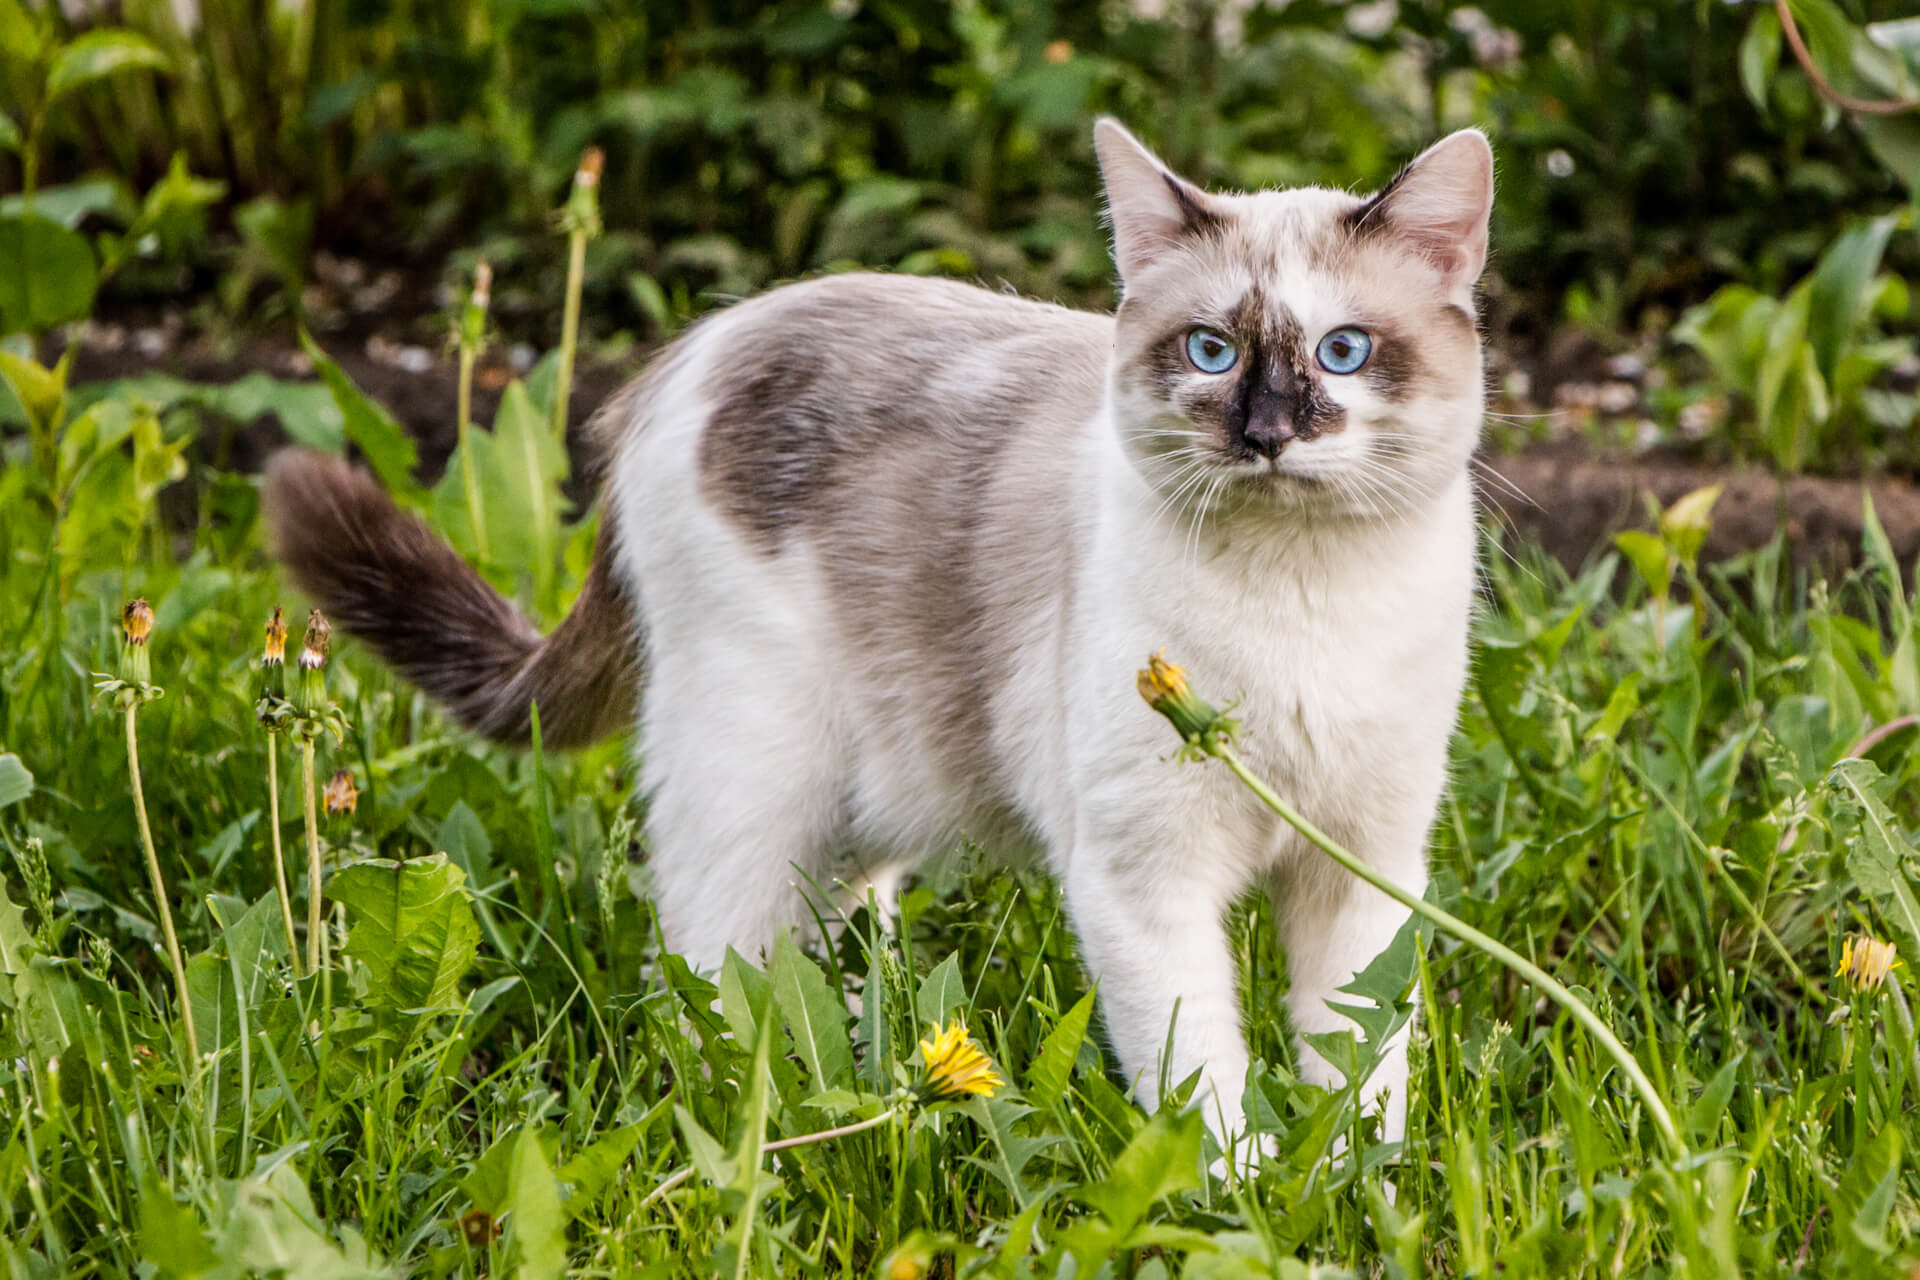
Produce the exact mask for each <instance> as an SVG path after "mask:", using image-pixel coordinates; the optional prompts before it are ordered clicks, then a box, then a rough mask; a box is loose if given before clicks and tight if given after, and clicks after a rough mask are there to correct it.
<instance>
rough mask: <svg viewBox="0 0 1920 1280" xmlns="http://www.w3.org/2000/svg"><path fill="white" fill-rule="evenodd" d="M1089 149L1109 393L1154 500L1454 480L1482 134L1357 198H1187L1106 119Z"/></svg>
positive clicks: (1462, 422)
mask: <svg viewBox="0 0 1920 1280" xmlns="http://www.w3.org/2000/svg"><path fill="white" fill-rule="evenodd" d="M1094 144H1095V149H1096V151H1097V152H1098V154H1099V157H1100V168H1101V172H1102V174H1103V176H1104V178H1105V181H1106V192H1107V208H1108V213H1109V216H1110V218H1111V221H1112V225H1113V236H1114V257H1115V260H1116V261H1117V263H1118V265H1119V268H1120V279H1121V288H1122V301H1121V304H1120V310H1119V316H1118V331H1117V335H1116V339H1115V345H1114V354H1113V364H1112V368H1111V371H1110V387H1109V393H1108V394H1109V400H1110V403H1111V406H1112V409H1113V416H1114V418H1115V420H1116V424H1117V426H1118V428H1119V430H1120V432H1121V435H1122V438H1123V443H1124V445H1125V448H1126V451H1127V454H1128V457H1129V458H1130V459H1131V461H1132V462H1133V464H1134V466H1135V467H1136V468H1137V469H1138V470H1139V471H1140V473H1141V475H1143V476H1144V477H1145V478H1146V480H1147V481H1148V483H1149V484H1151V485H1152V486H1153V487H1154V488H1156V489H1158V490H1160V491H1161V492H1162V493H1163V494H1165V495H1166V497H1167V498H1168V499H1169V503H1168V505H1169V506H1171V507H1175V508H1184V509H1187V510H1201V511H1204V510H1212V509H1218V508H1219V507H1221V506H1222V505H1223V504H1231V505H1233V506H1236V507H1244V506H1245V505H1247V504H1249V503H1251V504H1253V505H1255V506H1262V505H1267V504H1275V505H1281V506H1286V507H1293V508H1297V509H1305V510H1308V511H1316V512H1329V513H1331V512H1344V513H1349V514H1354V515H1360V516H1376V515H1377V516H1385V515H1388V514H1391V513H1393V512H1395V511H1398V510H1403V509H1405V508H1406V507H1408V506H1409V505H1411V504H1415V503H1418V502H1419V501H1421V500H1422V499H1423V498H1425V497H1428V496H1431V495H1434V494H1436V493H1438V492H1440V491H1441V490H1443V489H1445V488H1446V487H1448V486H1449V485H1451V484H1452V483H1453V482H1454V481H1455V480H1456V479H1457V478H1458V477H1459V475H1460V473H1461V472H1462V470H1463V469H1464V468H1465V467H1466V465H1467V462H1468V459H1469V458H1470V457H1471V456H1472V454H1473V450H1474V447H1475V445H1476V444H1477V443H1478V441H1479V435H1480V420H1481V415H1482V413H1483V411H1484V394H1485V393H1484V390H1483V383H1482V377H1483V375H1482V371H1481V358H1480V336H1479V331H1478V329H1477V327H1476V324H1475V320H1474V309H1473V290H1474V284H1475V281H1476V280H1477V279H1478V278H1479V275H1480V270H1481V267H1482V266H1483V265H1484V264H1485V262H1486V254H1487V218H1488V215H1489V213H1490V212H1491V209H1492V206H1493V153H1492V151H1491V150H1490V149H1489V148H1488V146H1487V140H1486V138H1485V137H1483V136H1482V135H1481V134H1480V133H1479V132H1477V131H1475V130H1470V129H1469V130H1463V131H1462V132H1459V133H1455V134H1453V135H1451V136H1450V137H1448V138H1446V139H1444V140H1443V141H1441V142H1438V143H1436V144H1435V145H1434V146H1432V147H1430V148H1428V150H1427V151H1426V152H1424V153H1423V154H1422V155H1421V156H1420V157H1419V158H1418V159H1416V160H1414V161H1413V163H1412V164H1410V165H1408V166H1407V167H1406V168H1405V169H1404V170H1403V171H1402V172H1401V173H1400V176H1399V177H1397V178H1395V179H1394V180H1393V181H1392V182H1391V183H1389V184H1388V185H1387V186H1386V187H1385V189H1383V190H1382V191H1380V192H1379V193H1378V194H1376V195H1374V196H1371V197H1367V198H1361V197H1358V196H1353V195H1349V194H1347V193H1345V192H1340V191H1329V190H1325V189H1323V188H1318V187H1304V188H1299V189H1296V190H1289V191H1262V192H1258V193H1256V194H1253V195H1224V194H1218V193H1213V192H1207V191H1202V190H1201V189H1200V188H1198V187H1196V186H1194V185H1193V184H1191V183H1189V182H1187V181H1185V180H1184V179H1182V178H1180V177H1178V176H1176V175H1175V174H1174V173H1172V172H1171V171H1170V170H1169V169H1168V168H1167V167H1166V166H1165V165H1163V164H1161V163H1160V161H1159V160H1158V159H1157V158H1155V156H1154V155H1153V153H1152V152H1150V151H1148V150H1147V149H1146V148H1145V147H1143V146H1142V145H1141V144H1140V143H1139V142H1138V141H1136V140H1135V139H1134V137H1133V135H1132V134H1130V133H1128V132H1127V131H1126V130H1125V129H1124V128H1122V127H1121V126H1120V125H1119V124H1118V123H1117V122H1115V121H1113V120H1102V121H1100V123H1099V124H1098V125H1097V126H1096V127H1095V130H1094Z"/></svg>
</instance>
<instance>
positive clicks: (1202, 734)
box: [1137, 653, 1233, 743]
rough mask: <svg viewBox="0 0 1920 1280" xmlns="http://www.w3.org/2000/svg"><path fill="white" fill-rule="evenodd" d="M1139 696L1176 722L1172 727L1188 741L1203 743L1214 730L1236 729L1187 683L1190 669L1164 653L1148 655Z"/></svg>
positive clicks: (1139, 685) (1214, 732) (1226, 730)
mask: <svg viewBox="0 0 1920 1280" xmlns="http://www.w3.org/2000/svg"><path fill="white" fill-rule="evenodd" d="M1137 687H1138V688H1139V690H1140V696H1141V697H1142V698H1145V699H1146V701H1147V705H1148V706H1150V707H1152V708H1153V709H1154V710H1155V711H1158V712H1159V713H1160V714H1161V715H1163V716H1165V717H1166V718H1167V719H1168V720H1170V721H1172V722H1173V727H1174V728H1175V729H1177V730H1179V732H1180V736H1181V737H1182V738H1184V739H1186V740H1187V742H1188V743H1200V742H1203V741H1205V740H1206V739H1207V738H1208V736H1209V735H1212V734H1227V735H1230V734H1231V733H1232V732H1233V721H1231V720H1229V719H1227V718H1226V717H1225V716H1223V715H1221V714H1220V712H1219V711H1218V710H1217V709H1216V708H1215V707H1214V706H1213V705H1212V704H1211V703H1209V702H1208V701H1207V700H1206V699H1205V698H1203V697H1201V696H1200V695H1199V694H1197V693H1195V692H1194V691H1193V687H1192V686H1191V685H1189V684H1188V683H1187V673H1186V671H1185V670H1183V669H1182V668H1180V667H1178V666H1175V665H1174V664H1173V663H1171V662H1168V661H1167V660H1166V658H1165V657H1164V656H1163V655H1162V654H1158V653H1156V654H1154V655H1153V656H1152V657H1150V658H1148V659H1147V665H1146V666H1145V667H1144V668H1142V670H1141V672H1140V675H1139V677H1138V680H1137Z"/></svg>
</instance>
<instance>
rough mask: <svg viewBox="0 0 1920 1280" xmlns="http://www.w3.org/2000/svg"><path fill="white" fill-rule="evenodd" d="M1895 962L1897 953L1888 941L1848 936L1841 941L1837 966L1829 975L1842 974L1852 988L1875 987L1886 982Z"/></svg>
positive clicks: (1865, 989)
mask: <svg viewBox="0 0 1920 1280" xmlns="http://www.w3.org/2000/svg"><path fill="white" fill-rule="evenodd" d="M1899 963H1900V956H1899V953H1898V952H1897V951H1895V950H1894V948H1893V944H1892V943H1891V942H1881V941H1879V940H1878V939H1875V938H1867V937H1859V938H1848V939H1847V940H1846V942H1845V943H1843V944H1842V945H1841V948H1840V967H1839V968H1838V969H1835V970H1834V971H1833V976H1834V977H1836V978H1841V977H1844V978H1846V979H1847V980H1848V981H1850V982H1851V983H1852V984H1853V989H1854V990H1855V991H1878V990H1879V989H1880V987H1881V986H1882V985H1883V984H1884V983H1885V982H1886V980H1887V975H1888V974H1889V973H1891V972H1892V971H1893V968H1894V966H1895V965H1897V964H1899Z"/></svg>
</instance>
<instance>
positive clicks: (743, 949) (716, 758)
mask: <svg viewBox="0 0 1920 1280" xmlns="http://www.w3.org/2000/svg"><path fill="white" fill-rule="evenodd" d="M737 657H738V655H734V654H728V653H725V652H720V651H717V650H709V651H707V652H705V653H701V654H696V655H692V656H681V655H673V656H671V657H668V658H666V659H664V660H661V661H658V662H657V663H656V664H655V667H654V669H653V671H652V672H651V673H650V678H649V680H648V686H649V687H648V691H647V705H646V712H645V733H644V738H643V746H642V754H643V759H644V762H645V772H646V778H647V785H648V790H649V792H650V793H651V800H650V803H649V807H648V814H647V822H648V835H649V843H650V845H651V847H652V871H653V886H654V897H655V902H656V905H657V907H658V910H659V913H660V922H661V927H662V929H663V931H664V932H665V935H666V939H665V940H666V944H667V946H668V948H669V949H670V950H672V951H675V952H678V953H679V954H680V955H682V956H684V957H685V958H686V960H687V962H688V963H689V964H690V965H692V966H693V967H694V968H695V969H697V970H702V971H705V972H714V971H716V970H718V969H719V967H720V965H721V963H722V961H724V960H725V958H726V953H727V950H728V948H732V949H733V950H735V951H738V952H739V953H740V954H741V955H742V956H744V957H745V958H746V959H748V960H751V961H756V962H757V961H758V960H759V959H760V957H761V956H762V955H763V954H764V953H765V952H766V951H767V950H768V949H769V948H770V947H771V946H772V945H773V941H774V939H775V937H777V936H778V934H779V933H780V932H781V931H782V930H785V929H790V928H793V927H794V926H796V925H799V924H802V923H803V922H805V921H807V920H809V919H810V918H811V914H812V913H811V911H810V910H809V906H808V896H809V895H810V894H813V893H815V892H816V890H815V888H814V886H816V885H824V884H829V883H830V871H829V868H830V865H831V857H830V855H831V853H832V851H833V849H834V848H835V846H836V844H837V843H838V842H839V841H840V840H841V838H842V835H843V831H842V828H843V826H844V802H843V800H842V797H843V796H844V794H845V786H844V777H843V774H842V766H841V760H842V753H841V751H840V750H839V747H838V744H837V743H836V742H835V740H834V735H833V733H832V729H831V718H830V714H829V711H830V708H829V706H828V705H827V695H826V693H825V690H824V685H825V681H822V680H813V679H810V678H807V676H806V675H805V673H803V672H799V671H796V670H794V669H793V667H792V665H791V664H790V663H787V664H781V666H780V667H769V666H766V665H760V664H753V665H749V666H747V667H744V668H743V667H742V666H741V665H739V663H738V662H736V661H735V659H736V658H737ZM782 677H784V678H782Z"/></svg>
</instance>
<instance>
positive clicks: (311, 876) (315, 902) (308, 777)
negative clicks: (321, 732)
mask: <svg viewBox="0 0 1920 1280" xmlns="http://www.w3.org/2000/svg"><path fill="white" fill-rule="evenodd" d="M300 796H301V801H302V803H303V804H304V805H305V806H306V817H307V970H308V972H310V973H318V972H319V971H320V967H321V965H322V964H324V963H325V962H326V954H325V953H326V948H325V945H324V944H325V941H326V936H327V930H326V926H325V924H324V923H323V922H322V911H323V908H324V905H325V904H324V903H323V902H322V901H321V897H320V824H319V822H318V820H317V816H316V815H315V813H314V806H313V739H312V738H310V737H305V736H302V737H301V739H300Z"/></svg>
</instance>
